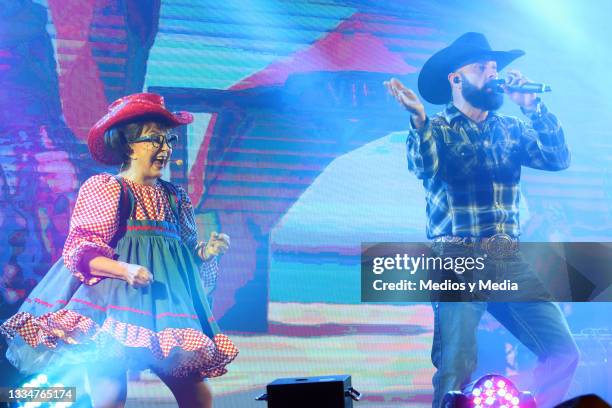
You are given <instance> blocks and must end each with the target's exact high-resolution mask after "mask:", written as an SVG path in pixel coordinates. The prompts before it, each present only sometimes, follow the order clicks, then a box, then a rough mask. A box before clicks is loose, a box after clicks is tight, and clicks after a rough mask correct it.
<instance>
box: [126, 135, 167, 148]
mask: <svg viewBox="0 0 612 408" xmlns="http://www.w3.org/2000/svg"><path fill="white" fill-rule="evenodd" d="M177 141H178V135H177V134H176V133H166V134H163V133H153V134H150V135H146V136H140V137H139V138H138V139H134V140H132V141H131V142H130V143H142V142H151V144H152V145H153V147H154V148H156V149H159V148H160V147H162V146H163V145H164V143H166V144H167V145H168V147H169V148H171V149H172V146H173V145H174V144H175V143H176V142H177Z"/></svg>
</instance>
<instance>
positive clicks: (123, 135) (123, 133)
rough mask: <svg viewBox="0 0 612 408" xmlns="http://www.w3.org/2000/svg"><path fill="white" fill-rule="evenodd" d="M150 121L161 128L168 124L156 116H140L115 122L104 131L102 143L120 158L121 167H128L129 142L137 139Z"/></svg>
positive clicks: (130, 150) (130, 149)
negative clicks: (122, 121)
mask: <svg viewBox="0 0 612 408" xmlns="http://www.w3.org/2000/svg"><path fill="white" fill-rule="evenodd" d="M151 122H153V123H155V124H157V125H158V126H159V127H160V128H162V129H163V128H166V127H167V126H168V125H167V123H166V122H164V121H160V120H159V118H157V117H153V118H151V117H140V118H138V119H134V120H131V121H129V122H124V123H120V124H117V125H115V126H113V127H111V128H109V129H108V130H107V131H106V132H104V144H105V145H106V146H107V147H109V148H110V149H111V150H112V151H113V153H114V154H115V155H116V157H117V158H118V159H120V160H121V163H122V164H121V168H122V169H128V168H129V167H130V160H131V159H130V155H131V154H132V148H131V147H130V143H131V142H132V141H134V140H136V139H138V138H139V137H140V136H141V135H142V129H143V128H144V127H145V125H146V124H147V123H151Z"/></svg>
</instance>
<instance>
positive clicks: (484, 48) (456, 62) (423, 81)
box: [418, 33, 525, 105]
mask: <svg viewBox="0 0 612 408" xmlns="http://www.w3.org/2000/svg"><path fill="white" fill-rule="evenodd" d="M524 54H525V52H524V51H522V50H510V51H493V50H492V49H491V46H490V45H489V42H488V41H487V39H486V38H485V36H484V35H483V34H480V33H465V34H463V35H462V36H461V37H459V38H457V39H456V40H455V41H454V42H453V43H452V44H451V45H449V46H448V47H446V48H444V49H442V50H440V51H438V52H436V53H435V54H434V55H432V56H431V57H430V58H429V59H428V60H427V61H426V62H425V64H424V65H423V68H422V69H421V72H420V73H419V81H418V84H419V93H420V94H421V96H422V97H423V98H424V99H425V100H426V101H427V102H430V103H433V104H436V105H441V104H445V103H448V102H449V101H450V100H451V87H450V84H449V83H448V74H450V73H451V72H453V71H455V70H456V69H457V68H461V67H462V66H464V65H468V64H471V63H474V62H477V61H483V60H484V61H496V62H497V69H499V70H501V69H502V68H504V67H505V66H506V65H508V64H509V63H511V62H512V61H514V60H515V59H517V58H518V57H520V56H522V55H524Z"/></svg>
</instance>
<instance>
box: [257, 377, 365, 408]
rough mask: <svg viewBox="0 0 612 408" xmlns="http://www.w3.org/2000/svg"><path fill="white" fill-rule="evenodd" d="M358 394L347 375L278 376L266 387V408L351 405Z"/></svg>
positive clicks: (264, 398)
mask: <svg viewBox="0 0 612 408" xmlns="http://www.w3.org/2000/svg"><path fill="white" fill-rule="evenodd" d="M359 398H361V394H360V393H359V392H358V391H357V390H355V389H354V388H353V387H352V386H351V376H350V375H330V376H324V377H304V378H297V377H294V378H278V379H276V380H274V381H272V382H271V383H270V384H268V385H267V386H266V394H263V395H261V396H260V397H258V398H257V400H259V401H263V400H265V401H268V408H306V407H308V408H313V407H317V408H352V407H353V401H358V400H359Z"/></svg>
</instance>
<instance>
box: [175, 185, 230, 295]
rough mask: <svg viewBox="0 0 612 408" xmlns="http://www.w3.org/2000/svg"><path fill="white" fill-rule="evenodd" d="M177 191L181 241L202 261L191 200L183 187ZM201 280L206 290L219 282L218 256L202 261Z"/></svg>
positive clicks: (177, 187) (179, 187) (177, 188)
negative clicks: (199, 254) (198, 249)
mask: <svg viewBox="0 0 612 408" xmlns="http://www.w3.org/2000/svg"><path fill="white" fill-rule="evenodd" d="M176 191H177V195H178V199H179V205H180V207H181V208H180V211H179V218H180V219H179V226H180V230H181V239H182V240H183V242H184V243H185V245H186V246H187V248H189V249H191V250H192V251H193V253H194V255H195V256H196V258H197V259H200V258H199V256H198V254H197V251H196V247H197V245H198V228H197V225H196V222H195V215H194V212H193V206H192V205H191V199H190V198H189V195H188V194H187V192H186V191H185V189H184V188H182V187H181V186H176ZM199 273H200V278H201V279H202V283H203V285H204V287H206V288H212V287H214V286H215V284H216V282H217V275H218V273H219V263H218V260H217V257H216V256H213V257H211V258H210V259H208V260H206V261H202V264H201V265H200V270H199Z"/></svg>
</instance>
